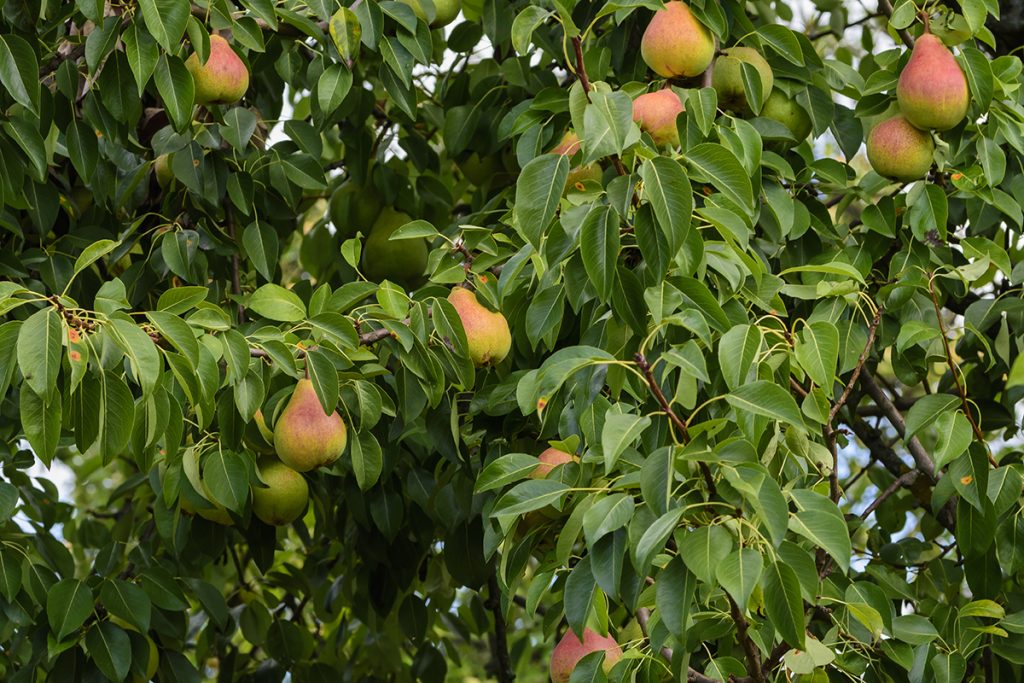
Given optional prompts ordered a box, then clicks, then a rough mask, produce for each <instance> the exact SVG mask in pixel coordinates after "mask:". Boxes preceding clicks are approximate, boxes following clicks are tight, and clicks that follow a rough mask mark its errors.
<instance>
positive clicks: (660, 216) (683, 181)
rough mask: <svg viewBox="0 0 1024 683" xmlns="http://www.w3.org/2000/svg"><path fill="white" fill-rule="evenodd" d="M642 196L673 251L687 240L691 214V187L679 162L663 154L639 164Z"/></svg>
mask: <svg viewBox="0 0 1024 683" xmlns="http://www.w3.org/2000/svg"><path fill="white" fill-rule="evenodd" d="M640 179H641V180H643V183H644V189H643V196H644V199H646V200H647V201H649V202H650V203H651V208H653V209H654V216H655V218H656V219H657V223H658V227H659V228H660V229H661V231H662V232H663V233H664V234H665V237H666V239H667V240H668V243H669V245H670V250H672V251H674V250H675V249H676V248H678V246H679V245H681V244H683V243H684V242H686V236H687V235H688V234H689V232H690V219H691V216H692V214H693V189H692V188H691V187H690V179H689V178H687V177H686V171H685V170H683V167H682V165H680V164H679V162H677V161H674V160H672V159H669V158H667V157H663V156H657V157H654V158H653V159H648V160H647V161H645V162H644V163H643V164H642V165H641V166H640Z"/></svg>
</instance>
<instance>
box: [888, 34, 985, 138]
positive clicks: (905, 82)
mask: <svg viewBox="0 0 1024 683" xmlns="http://www.w3.org/2000/svg"><path fill="white" fill-rule="evenodd" d="M896 100H897V101H898V102H899V104H900V111H902V112H903V115H904V116H905V117H907V121H910V123H912V124H914V125H915V126H916V127H918V128H920V129H922V130H928V129H934V130H949V129H950V128H952V127H953V126H955V125H956V124H958V123H960V122H961V121H963V119H964V117H965V116H967V107H968V105H969V104H970V93H969V91H968V89H967V77H966V76H965V75H964V71H963V69H961V68H960V65H959V64H957V62H956V58H955V57H953V53H952V52H950V50H949V48H947V47H946V46H945V45H943V43H942V41H941V40H940V39H939V38H936V37H935V36H934V35H932V34H931V33H925V34H924V35H922V36H921V37H920V38H918V39H917V42H916V43H914V50H913V51H912V52H911V53H910V59H909V60H908V61H907V65H906V66H905V67H903V71H902V72H901V73H900V79H899V81H898V82H897V84H896Z"/></svg>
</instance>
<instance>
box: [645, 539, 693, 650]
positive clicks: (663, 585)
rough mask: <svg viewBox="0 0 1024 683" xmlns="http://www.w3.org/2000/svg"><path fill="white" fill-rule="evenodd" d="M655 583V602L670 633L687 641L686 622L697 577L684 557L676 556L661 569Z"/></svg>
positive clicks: (682, 640)
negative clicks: (684, 561) (688, 567)
mask: <svg viewBox="0 0 1024 683" xmlns="http://www.w3.org/2000/svg"><path fill="white" fill-rule="evenodd" d="M654 585H655V591H656V592H655V595H656V598H655V600H656V602H655V604H656V606H657V608H658V615H659V616H660V617H661V621H662V623H663V624H665V627H666V628H668V630H669V633H671V634H672V635H674V636H676V638H678V639H680V641H681V642H685V641H684V636H685V635H686V622H687V620H688V618H689V616H690V607H691V605H692V603H693V595H694V592H695V590H696V588H697V577H696V576H694V575H693V573H692V572H690V571H689V570H688V569H687V568H686V564H684V563H683V560H682V558H680V557H679V556H676V557H674V558H672V561H671V562H669V563H668V565H667V566H666V567H665V568H664V569H663V570H661V573H660V574H658V580H657V581H656V582H655V584H654Z"/></svg>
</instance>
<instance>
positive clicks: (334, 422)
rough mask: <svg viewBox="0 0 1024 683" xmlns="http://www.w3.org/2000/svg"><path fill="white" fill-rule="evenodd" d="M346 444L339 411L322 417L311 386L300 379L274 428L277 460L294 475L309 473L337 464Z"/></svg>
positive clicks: (318, 400)
mask: <svg viewBox="0 0 1024 683" xmlns="http://www.w3.org/2000/svg"><path fill="white" fill-rule="evenodd" d="M347 441H348V434H347V430H346V429H345V423H344V422H343V421H342V419H341V416H340V415H338V411H334V412H332V413H331V414H330V415H328V414H327V413H325V412H324V408H323V406H322V405H320V399H318V398H317V397H316V391H315V390H314V389H313V383H312V382H310V381H309V380H308V379H300V380H299V383H298V384H296V385H295V391H294V392H293V393H292V397H291V398H290V399H289V400H288V405H286V406H285V408H284V410H283V411H281V414H280V415H279V416H278V417H277V423H276V424H275V425H274V449H275V450H276V451H277V457H279V458H280V459H281V462H283V463H284V464H285V465H287V466H288V467H290V468H292V469H293V470H295V471H296V472H308V471H310V470H312V469H315V468H317V467H322V466H324V465H330V464H331V463H332V462H334V461H335V460H337V459H338V457H339V456H340V455H341V453H342V451H344V450H345V443H346V442H347Z"/></svg>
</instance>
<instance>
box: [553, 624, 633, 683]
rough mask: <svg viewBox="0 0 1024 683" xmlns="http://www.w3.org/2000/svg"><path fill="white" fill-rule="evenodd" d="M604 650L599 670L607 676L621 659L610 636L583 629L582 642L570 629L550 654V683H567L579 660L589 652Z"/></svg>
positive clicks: (620, 653)
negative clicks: (602, 661)
mask: <svg viewBox="0 0 1024 683" xmlns="http://www.w3.org/2000/svg"><path fill="white" fill-rule="evenodd" d="M599 650H604V663H603V664H602V665H601V668H602V669H604V672H605V673H606V674H607V673H608V672H609V671H611V670H612V667H613V666H615V662H617V661H619V659H621V658H622V648H621V647H619V644H618V643H617V642H616V641H615V639H614V638H612V637H611V635H607V636H602V635H601V634H599V633H598V632H597V631H594V630H592V629H589V628H585V629H583V640H580V639H579V638H577V637H576V634H575V633H574V632H573V631H572V629H570V630H568V631H566V632H565V635H564V636H562V639H561V640H560V641H558V644H557V645H555V649H554V650H553V651H552V652H551V669H550V673H551V683H569V679H570V678H571V677H572V672H573V669H575V668H576V664H578V663H579V661H580V660H581V659H583V658H584V657H586V656H587V655H589V654H590V653H591V652H597V651H599Z"/></svg>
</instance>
